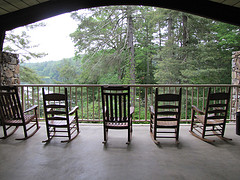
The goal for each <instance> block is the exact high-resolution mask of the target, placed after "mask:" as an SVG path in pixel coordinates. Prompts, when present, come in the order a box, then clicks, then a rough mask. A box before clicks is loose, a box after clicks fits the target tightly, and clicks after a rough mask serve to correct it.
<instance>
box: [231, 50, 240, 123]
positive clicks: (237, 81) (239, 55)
mask: <svg viewBox="0 0 240 180" xmlns="http://www.w3.org/2000/svg"><path fill="white" fill-rule="evenodd" d="M232 84H233V85H240V51H236V52H233V55H232ZM239 90H240V89H239ZM239 97H240V94H239V93H237V88H233V94H232V116H236V112H237V111H239V110H240V102H239V101H237V99H239ZM231 118H232V119H235V117H231Z"/></svg>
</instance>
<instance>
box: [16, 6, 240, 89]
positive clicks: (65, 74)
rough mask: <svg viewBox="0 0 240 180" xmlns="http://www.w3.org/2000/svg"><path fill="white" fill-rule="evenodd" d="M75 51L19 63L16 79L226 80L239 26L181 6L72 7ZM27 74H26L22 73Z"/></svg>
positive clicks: (108, 81)
mask: <svg viewBox="0 0 240 180" xmlns="http://www.w3.org/2000/svg"><path fill="white" fill-rule="evenodd" d="M71 17H72V18H73V19H74V20H75V21H76V23H77V24H78V28H77V29H76V30H75V31H74V32H72V33H71V34H70V37H71V38H72V40H73V42H74V44H75V57H72V58H71V59H63V60H61V61H57V62H52V61H51V62H44V63H37V64H34V63H26V61H25V63H23V64H22V66H21V78H22V80H21V82H24V83H51V84H52V83H53V84H55V83H62V84H156V83H158V84H208V83H210V84H230V83H231V56H232V52H233V51H237V50H239V49H240V28H239V27H237V26H233V25H230V24H225V23H221V22H217V21H214V20H211V19H206V18H202V17H199V16H194V15H191V14H186V13H183V12H178V11H173V10H167V9H161V8H155V7H145V6H109V7H99V8H91V9H88V11H84V13H83V12H79V11H76V12H73V13H72V15H71ZM25 77H27V78H25Z"/></svg>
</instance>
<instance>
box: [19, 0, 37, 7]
mask: <svg viewBox="0 0 240 180" xmlns="http://www.w3.org/2000/svg"><path fill="white" fill-rule="evenodd" d="M22 1H23V2H25V3H26V4H28V5H29V6H34V5H36V4H39V2H38V1H37V0H22Z"/></svg>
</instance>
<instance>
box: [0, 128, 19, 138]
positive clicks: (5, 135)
mask: <svg viewBox="0 0 240 180" xmlns="http://www.w3.org/2000/svg"><path fill="white" fill-rule="evenodd" d="M18 127H19V126H15V128H14V129H13V130H12V131H11V132H10V133H9V134H7V130H6V128H4V127H3V132H4V136H3V137H0V139H6V138H8V137H9V136H11V135H13V134H14V133H15V132H16V131H17V129H18Z"/></svg>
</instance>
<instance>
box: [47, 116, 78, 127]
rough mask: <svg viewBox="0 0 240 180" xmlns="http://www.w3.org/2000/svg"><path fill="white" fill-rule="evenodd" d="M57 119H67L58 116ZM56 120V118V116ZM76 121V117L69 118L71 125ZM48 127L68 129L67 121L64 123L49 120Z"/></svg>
mask: <svg viewBox="0 0 240 180" xmlns="http://www.w3.org/2000/svg"><path fill="white" fill-rule="evenodd" d="M57 117H60V118H65V117H64V116H57ZM55 118H56V116H55ZM74 121H75V117H74V116H69V124H71V123H72V122H74ZM48 125H49V126H57V127H61V126H63V127H66V126H67V121H66V120H65V121H63V120H49V121H48Z"/></svg>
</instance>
